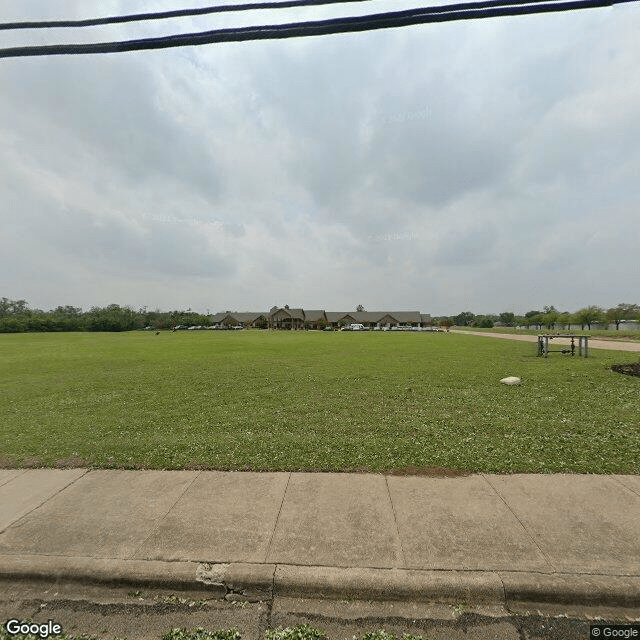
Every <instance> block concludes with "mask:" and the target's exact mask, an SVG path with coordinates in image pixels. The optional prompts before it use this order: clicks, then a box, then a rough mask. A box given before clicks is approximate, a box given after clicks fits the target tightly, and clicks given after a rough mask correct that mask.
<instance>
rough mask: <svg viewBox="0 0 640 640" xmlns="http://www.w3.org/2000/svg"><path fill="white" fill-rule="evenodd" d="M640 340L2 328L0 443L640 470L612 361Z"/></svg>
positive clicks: (45, 450) (69, 450) (625, 356)
mask: <svg viewBox="0 0 640 640" xmlns="http://www.w3.org/2000/svg"><path fill="white" fill-rule="evenodd" d="M639 355H640V354H637V353H627V352H613V351H601V350H595V349H594V350H590V357H589V358H587V359H584V358H578V357H574V358H571V357H569V356H563V355H561V354H552V355H551V356H550V357H549V358H546V359H545V358H537V357H536V345H535V344H533V343H523V342H518V341H508V340H487V339H481V338H478V337H475V336H466V335H461V334H451V333H449V334H446V333H402V332H398V333H391V332H367V333H351V332H349V333H340V332H336V333H329V332H326V333H323V332H308V333H307V332H260V331H237V332H231V331H227V332H214V331H200V332H196V331H189V332H176V333H170V332H163V333H161V335H158V336H156V335H155V332H146V333H145V332H131V333H120V334H118V333H111V334H108V333H102V334H95V333H94V334H92V333H72V334H51V333H49V334H47V333H42V334H12V335H0V425H1V430H2V440H1V441H0V458H1V459H2V461H3V464H4V465H5V466H12V465H13V466H21V465H24V464H26V465H34V464H40V463H41V464H43V465H46V466H55V465H56V463H58V464H61V463H60V462H58V461H60V460H68V459H70V458H80V459H82V460H83V461H86V464H88V465H90V466H95V467H106V468H109V467H125V468H135V467H138V466H143V467H146V468H156V469H176V468H184V467H192V468H193V467H197V465H201V466H202V467H203V468H211V469H249V468H251V469H254V470H297V469H302V470H354V469H360V468H366V469H368V470H371V471H382V470H391V469H403V468H406V467H419V468H424V467H434V466H437V467H447V468H454V469H464V470H470V471H521V472H559V471H570V472H592V473H610V472H624V473H636V474H637V473H640V378H635V377H629V376H623V375H620V374H617V373H613V372H612V371H610V370H609V369H608V366H610V365H611V364H613V363H627V362H634V361H637V360H638V357H639ZM509 375H516V376H519V377H521V378H522V380H523V383H522V385H521V386H519V387H509V386H505V385H502V384H500V383H499V380H500V378H503V377H505V376H509ZM33 459H36V460H33Z"/></svg>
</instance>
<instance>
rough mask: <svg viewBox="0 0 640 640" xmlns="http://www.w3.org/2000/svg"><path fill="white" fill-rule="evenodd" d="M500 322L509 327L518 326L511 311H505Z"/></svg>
mask: <svg viewBox="0 0 640 640" xmlns="http://www.w3.org/2000/svg"><path fill="white" fill-rule="evenodd" d="M499 319H500V322H501V323H502V324H503V325H505V326H507V327H514V326H515V324H516V316H515V314H514V313H511V311H504V312H503V313H501V314H500V316H499Z"/></svg>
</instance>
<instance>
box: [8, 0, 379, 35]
mask: <svg viewBox="0 0 640 640" xmlns="http://www.w3.org/2000/svg"><path fill="white" fill-rule="evenodd" d="M353 2H371V0H282V1H280V2H251V3H245V4H226V5H218V6H214V7H199V8H196V9H174V10H172V11H157V12H154V13H133V14H130V15H124V16H109V17H105V18H87V19H85V20H39V21H37V22H0V31H8V30H11V29H50V28H59V27H74V28H75V27H96V26H100V25H106V24H121V23H124V22H142V21H143V20H165V19H167V18H185V17H189V16H203V15H207V14H211V13H225V12H228V11H253V10H256V9H289V8H291V7H315V6H321V5H326V4H338V3H340V4H347V3H353Z"/></svg>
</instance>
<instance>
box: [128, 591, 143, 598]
mask: <svg viewBox="0 0 640 640" xmlns="http://www.w3.org/2000/svg"><path fill="white" fill-rule="evenodd" d="M127 595H128V596H130V597H131V598H142V597H143V595H142V591H129V593H127Z"/></svg>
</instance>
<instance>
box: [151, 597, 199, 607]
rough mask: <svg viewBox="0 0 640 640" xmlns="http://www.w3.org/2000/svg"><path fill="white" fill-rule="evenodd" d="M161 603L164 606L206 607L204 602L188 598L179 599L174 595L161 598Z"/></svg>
mask: <svg viewBox="0 0 640 640" xmlns="http://www.w3.org/2000/svg"><path fill="white" fill-rule="evenodd" d="M161 600H162V602H164V603H165V604H186V605H187V606H188V607H204V606H206V604H207V602H206V600H189V599H188V598H180V597H178V596H176V595H173V594H172V595H170V596H164V597H161Z"/></svg>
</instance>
